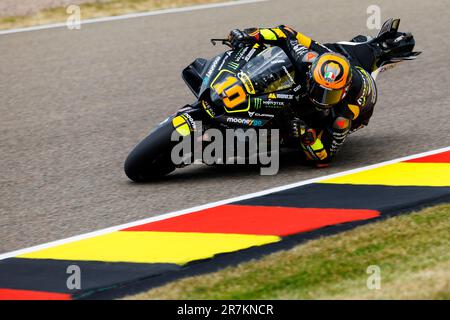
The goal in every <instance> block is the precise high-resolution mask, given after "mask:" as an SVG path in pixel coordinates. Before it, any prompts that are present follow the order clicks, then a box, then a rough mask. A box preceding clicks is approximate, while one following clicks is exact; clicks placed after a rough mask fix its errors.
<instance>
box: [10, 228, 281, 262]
mask: <svg viewBox="0 0 450 320" xmlns="http://www.w3.org/2000/svg"><path fill="white" fill-rule="evenodd" d="M280 240H281V238H280V237H277V236H265V235H241V234H219V233H189V232H142V231H117V232H113V233H109V234H106V235H102V236H98V237H94V238H88V239H84V240H80V241H76V242H72V243H67V244H63V245H60V246H56V247H52V248H48V249H43V250H39V251H35V252H31V253H27V254H24V255H20V256H18V258H31V259H56V260H81V261H105V262H135V263H176V264H180V265H182V264H185V263H188V262H190V261H194V260H200V259H206V258H211V257H213V256H214V255H216V254H219V253H226V252H233V251H237V250H242V249H246V248H249V247H252V246H261V245H264V244H269V243H272V242H277V241H280Z"/></svg>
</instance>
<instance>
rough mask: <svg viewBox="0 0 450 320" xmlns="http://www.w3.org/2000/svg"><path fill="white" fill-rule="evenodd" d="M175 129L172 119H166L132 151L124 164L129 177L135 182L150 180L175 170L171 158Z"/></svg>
mask: <svg viewBox="0 0 450 320" xmlns="http://www.w3.org/2000/svg"><path fill="white" fill-rule="evenodd" d="M173 131H174V127H173V125H172V123H171V121H165V122H163V123H162V124H160V125H159V127H157V128H156V129H155V130H154V131H153V132H152V133H150V134H149V135H148V136H147V137H146V138H145V139H144V140H142V141H141V142H140V143H139V144H138V145H137V146H136V147H135V148H134V149H133V150H132V151H131V153H130V154H129V155H128V157H127V159H126V161H125V165H124V169H125V174H126V175H127V177H128V178H130V179H131V180H133V181H135V182H148V181H152V180H155V179H158V178H161V177H163V176H165V175H167V174H169V173H170V172H172V171H173V170H175V168H176V167H175V165H174V164H173V163H172V161H171V158H170V154H171V151H172V147H173V145H174V142H172V141H171V135H172V133H173Z"/></svg>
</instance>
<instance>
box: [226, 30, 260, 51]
mask: <svg viewBox="0 0 450 320" xmlns="http://www.w3.org/2000/svg"><path fill="white" fill-rule="evenodd" d="M228 40H230V43H231V45H232V46H233V48H242V47H244V46H246V45H250V44H253V43H255V42H256V38H255V37H253V36H251V35H249V34H248V33H246V32H245V31H241V30H239V29H234V30H232V31H231V32H230V35H229V36H228Z"/></svg>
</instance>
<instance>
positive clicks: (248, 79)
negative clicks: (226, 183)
mask: <svg viewBox="0 0 450 320" xmlns="http://www.w3.org/2000/svg"><path fill="white" fill-rule="evenodd" d="M399 24H400V19H392V18H391V19H389V20H387V21H386V22H385V23H384V24H383V26H382V28H381V30H380V32H379V33H378V35H377V36H376V37H374V38H371V37H366V36H356V37H355V38H353V39H352V40H350V41H347V42H346V41H343V42H337V43H331V44H324V46H326V47H328V48H330V49H331V50H332V51H335V52H338V53H341V54H343V55H344V56H346V57H347V58H348V59H349V60H350V61H352V62H353V63H354V64H355V65H357V66H360V67H362V68H363V69H365V70H366V71H368V72H369V73H371V75H372V77H373V78H376V77H377V75H378V74H379V73H381V72H384V71H385V70H388V69H390V68H392V67H394V66H395V65H396V64H397V63H399V62H401V61H403V60H412V59H415V58H416V57H417V56H418V55H419V54H420V52H413V49H414V46H415V40H414V37H413V36H412V34H411V33H402V32H398V27H399ZM211 41H212V43H213V44H214V45H215V44H216V42H218V41H220V42H222V43H223V44H225V45H228V46H229V47H230V48H231V49H230V50H228V51H226V52H224V53H222V54H219V55H217V56H216V57H214V58H212V59H210V60H207V59H203V58H198V59H196V60H195V61H194V62H192V63H191V64H190V65H189V66H188V67H187V68H185V69H184V70H183V72H182V78H183V79H184V81H185V83H186V84H187V86H188V87H189V88H190V90H191V91H192V93H193V94H194V95H195V97H196V100H195V102H194V103H192V104H190V105H187V106H185V107H183V108H181V109H180V110H178V111H177V112H176V113H175V114H173V115H172V116H170V117H169V118H167V119H166V120H164V121H163V122H162V123H160V124H159V125H158V126H157V127H156V128H155V129H154V130H153V131H152V132H150V134H149V135H148V136H147V137H146V138H145V139H144V140H142V141H141V142H140V143H139V144H138V145H137V146H136V147H135V148H134V149H133V150H132V151H131V153H130V154H129V156H128V158H127V159H126V161H125V166H124V169H125V173H126V175H127V176H128V177H129V178H130V179H131V180H133V181H135V182H146V181H151V180H154V179H156V178H159V177H162V176H164V175H166V174H168V173H170V172H172V171H173V170H175V169H176V168H178V167H182V166H185V165H183V164H181V165H180V164H178V165H177V164H174V163H173V162H172V160H171V151H172V149H173V147H174V145H175V144H177V143H178V141H173V139H172V135H173V134H174V132H175V133H176V134H178V135H180V136H183V137H186V136H188V137H189V136H193V135H194V133H195V132H197V131H199V130H205V128H216V129H219V130H225V129H227V128H230V129H236V128H242V129H243V130H246V129H249V128H253V129H256V130H258V129H262V128H266V129H267V128H269V129H279V133H280V134H279V137H280V138H279V139H280V146H287V147H289V141H292V139H290V138H292V137H290V136H291V135H292V134H291V132H290V130H288V129H287V128H286V123H287V121H288V119H292V116H293V115H294V111H293V108H294V106H295V108H301V106H297V105H295V103H296V101H295V92H296V90H298V84H297V83H296V82H295V80H294V79H295V68H294V65H293V64H292V62H291V61H290V59H289V58H288V56H287V55H286V53H285V52H284V51H283V50H282V49H281V48H279V47H277V46H268V45H262V44H255V45H250V46H245V47H242V48H233V47H232V46H231V44H230V42H229V41H228V40H227V39H211ZM374 52H375V54H374ZM369 54H371V55H372V58H369V59H368V58H367V57H368V55H369ZM297 114H298V113H297ZM198 121H201V123H202V126H203V128H197V127H196V123H197V122H198ZM352 129H357V128H352ZM297 148H298V146H297Z"/></svg>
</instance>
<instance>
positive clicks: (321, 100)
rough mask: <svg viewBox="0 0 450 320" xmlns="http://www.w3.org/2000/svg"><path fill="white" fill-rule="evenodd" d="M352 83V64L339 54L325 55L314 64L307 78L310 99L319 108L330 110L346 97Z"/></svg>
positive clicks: (330, 53)
mask: <svg viewBox="0 0 450 320" xmlns="http://www.w3.org/2000/svg"><path fill="white" fill-rule="evenodd" d="M351 81H352V71H351V66H350V62H349V61H348V60H347V59H346V58H345V57H344V56H342V55H340V54H338V53H333V52H329V53H325V54H322V55H320V56H319V57H317V58H316V59H315V60H314V62H313V63H312V65H311V67H310V70H309V72H308V76H307V81H306V84H307V89H308V95H309V99H310V100H311V101H312V102H313V103H314V104H315V105H316V106H317V107H319V108H321V109H328V108H331V107H332V106H333V105H335V104H337V103H339V102H340V101H341V100H342V99H343V98H344V97H345V95H346V93H347V90H348V88H349V86H350V84H351Z"/></svg>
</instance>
